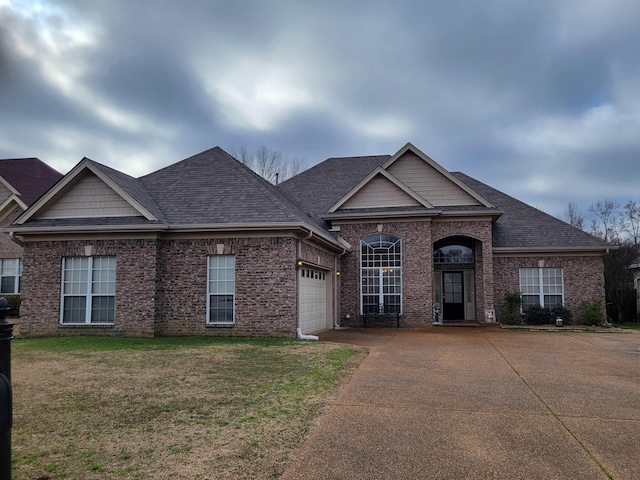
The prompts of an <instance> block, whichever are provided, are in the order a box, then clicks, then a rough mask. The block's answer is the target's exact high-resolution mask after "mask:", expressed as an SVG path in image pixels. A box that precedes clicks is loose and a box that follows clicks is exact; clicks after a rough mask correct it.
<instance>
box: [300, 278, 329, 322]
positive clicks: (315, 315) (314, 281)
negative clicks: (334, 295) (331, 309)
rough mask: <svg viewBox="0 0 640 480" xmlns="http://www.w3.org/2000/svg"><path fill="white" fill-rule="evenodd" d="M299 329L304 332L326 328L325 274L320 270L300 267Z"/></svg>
mask: <svg viewBox="0 0 640 480" xmlns="http://www.w3.org/2000/svg"><path fill="white" fill-rule="evenodd" d="M300 329H301V330H302V333H304V334H308V333H315V332H319V331H321V330H326V329H327V274H326V273H325V272H323V271H321V270H315V269H313V268H307V267H304V268H301V269H300Z"/></svg>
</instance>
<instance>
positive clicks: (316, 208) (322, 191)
mask: <svg viewBox="0 0 640 480" xmlns="http://www.w3.org/2000/svg"><path fill="white" fill-rule="evenodd" d="M389 158H391V156H390V155H377V156H371V157H342V158H329V159H327V160H325V161H324V162H322V163H319V164H318V165H315V166H314V167H311V168H310V169H308V170H305V171H304V172H302V173H300V174H298V175H296V176H295V177H292V178H290V179H289V180H286V181H284V182H282V183H281V184H280V185H279V187H278V188H280V189H281V190H282V191H283V192H284V193H285V194H287V195H288V196H289V197H291V198H292V199H295V201H296V202H297V203H298V204H299V205H300V207H301V208H302V209H303V210H304V211H305V212H307V213H309V214H310V215H312V216H313V217H315V218H316V219H320V218H321V217H322V215H324V214H325V213H326V212H327V210H329V209H330V208H331V207H332V206H333V205H334V204H335V203H336V202H337V201H338V200H340V199H341V198H342V197H344V196H345V195H346V194H347V193H349V191H350V190H351V189H352V188H353V187H355V186H356V185H357V184H358V183H359V182H360V181H361V180H362V179H363V178H365V177H366V176H367V175H368V174H369V173H371V172H372V171H373V170H374V169H375V168H376V167H379V166H380V165H383V164H384V163H385V162H386V161H387V160H389Z"/></svg>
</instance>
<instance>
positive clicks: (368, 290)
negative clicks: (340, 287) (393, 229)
mask: <svg viewBox="0 0 640 480" xmlns="http://www.w3.org/2000/svg"><path fill="white" fill-rule="evenodd" d="M360 253H361V255H360V258H361V260H360V262H361V263H360V273H361V275H360V278H361V285H360V292H361V306H362V313H363V314H367V313H369V314H371V313H402V242H401V240H400V239H399V238H398V237H394V236H393V235H386V234H376V235H370V236H368V237H365V238H363V239H362V240H361V242H360Z"/></svg>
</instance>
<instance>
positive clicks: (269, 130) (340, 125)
mask: <svg viewBox="0 0 640 480" xmlns="http://www.w3.org/2000/svg"><path fill="white" fill-rule="evenodd" d="M639 26H640V3H639V2H638V1H637V0H536V1H524V0H523V1H516V0H442V1H435V0H406V1H403V0H401V1H398V0H395V1H375V0H367V1H364V0H352V1H347V0H338V1H332V0H323V1H318V0H311V1H306V0H253V1H243V0H226V1H217V0H201V1H197V0H187V1H176V0H153V1H152V0H127V1H120V0H91V1H88V0H55V1H54V0H51V1H48V0H41V1H36V0H34V1H20V0H0V158H16V157H30V156H37V157H39V158H40V159H41V160H43V161H45V162H47V163H49V164H50V165H51V166H53V167H54V168H56V169H58V170H59V171H61V172H62V173H66V172H67V171H68V170H69V169H70V168H72V167H73V165H75V164H76V163H77V162H78V161H80V160H81V159H82V158H83V157H85V156H86V157H89V158H91V159H93V160H96V161H98V162H101V163H104V164H106V165H109V166H111V167H114V168H117V169H119V170H122V171H124V172H126V173H129V174H131V175H134V176H140V175H143V174H146V173H149V172H151V171H153V170H156V169H157V168H160V167H163V166H165V165H168V164H170V163H174V162H176V161H178V160H181V159H183V158H186V157H188V156H190V155H193V154H195V153H198V152H200V151H202V150H205V149H207V148H210V147H213V146H216V145H218V146H221V147H222V148H224V149H226V150H228V151H229V150H233V149H234V148H238V147H239V146H246V147H248V148H250V149H255V148H256V147H258V146H260V145H265V146H267V147H268V148H270V149H272V150H280V151H282V153H283V154H284V155H285V156H286V157H289V158H293V157H296V158H304V159H306V161H307V163H308V164H309V165H312V164H315V163H318V162H320V161H322V160H324V159H326V158H328V157H332V156H353V155H376V154H393V153H395V152H396V151H397V150H398V149H399V148H401V147H402V146H403V145H404V144H405V143H406V142H408V141H410V142H412V143H413V144H415V145H416V146H417V147H418V148H420V149H421V150H423V151H424V152H425V153H427V154H428V155H429V156H431V157H432V158H433V159H434V160H436V161H437V162H439V163H440V164H441V165H443V166H444V167H445V168H447V169H448V170H451V171H458V170H459V171H463V172H465V173H466V174H468V175H471V176H473V177H475V178H477V179H479V180H481V181H483V182H485V183H488V184H490V185H492V186H494V187H496V188H498V189H500V190H503V191H505V192H506V193H509V194H511V195H513V196H515V197H517V198H519V199H521V200H524V201H526V202H528V203H530V204H532V205H534V206H536V207H538V208H540V209H542V210H545V211H546V212H548V213H550V214H552V215H559V214H561V213H562V212H563V210H564V209H565V207H566V205H567V203H568V202H569V201H573V202H575V203H577V204H578V205H579V206H581V207H582V208H584V209H586V208H587V207H588V206H589V205H590V204H591V203H593V202H595V201H596V200H599V199H605V198H610V199H614V200H616V201H618V202H621V203H624V202H625V201H626V200H629V199H640V188H639V187H640V53H639V52H638V48H639V46H640V27H639Z"/></svg>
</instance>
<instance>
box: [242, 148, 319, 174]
mask: <svg viewBox="0 0 640 480" xmlns="http://www.w3.org/2000/svg"><path fill="white" fill-rule="evenodd" d="M231 155H233V156H234V157H235V158H236V159H237V160H238V161H240V162H241V163H243V164H244V165H246V166H247V167H249V168H250V169H252V170H253V171H254V172H256V173H257V174H258V175H260V176H261V177H262V178H264V179H265V180H267V181H269V182H271V183H278V182H282V181H284V180H286V179H287V178H290V177H292V176H294V175H297V174H298V173H300V172H302V171H303V170H305V169H306V168H307V162H306V160H305V159H303V158H297V157H294V158H292V159H290V160H289V159H286V158H285V157H284V156H283V155H282V152H281V151H280V150H271V149H270V148H268V147H266V146H264V145H261V146H259V147H258V148H256V150H255V152H252V151H251V150H249V148H248V147H247V146H245V145H242V146H240V147H234V148H233V149H232V150H231Z"/></svg>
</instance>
